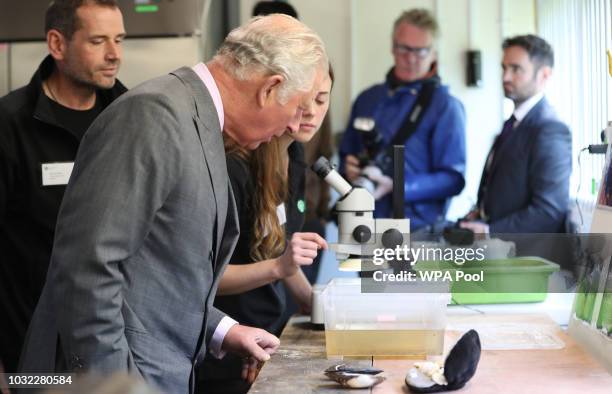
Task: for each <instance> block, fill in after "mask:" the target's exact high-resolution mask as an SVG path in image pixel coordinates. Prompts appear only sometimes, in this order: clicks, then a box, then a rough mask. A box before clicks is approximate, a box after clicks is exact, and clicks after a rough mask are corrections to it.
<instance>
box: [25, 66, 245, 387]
mask: <svg viewBox="0 0 612 394" xmlns="http://www.w3.org/2000/svg"><path fill="white" fill-rule="evenodd" d="M237 237H238V226H237V216H236V208H235V203H234V198H233V195H232V192H231V187H230V184H229V181H228V175H227V168H226V164H225V152H224V149H223V140H222V135H221V130H220V127H219V121H218V117H217V113H216V111H215V108H214V104H213V101H212V99H211V97H210V95H209V93H208V91H207V90H206V88H205V86H204V84H203V83H202V81H201V80H200V79H199V77H198V76H197V75H196V74H195V73H194V72H193V71H192V70H191V69H189V68H182V69H179V70H177V71H175V72H174V73H172V74H169V75H166V76H162V77H160V78H157V79H154V80H151V81H149V82H145V83H144V84H142V85H140V86H138V87H136V88H135V89H133V90H131V91H130V92H128V93H126V94H125V95H123V96H122V97H121V98H120V99H119V100H117V101H115V102H114V103H113V104H112V105H111V106H109V107H108V108H107V110H105V111H104V112H103V113H102V114H101V115H100V116H99V117H98V118H97V119H96V121H95V122H94V123H93V124H92V126H91V127H90V129H89V130H88V131H87V133H86V134H85V136H84V138H83V141H82V142H81V146H80V149H79V152H78V154H77V158H76V162H75V167H74V171H73V173H72V177H71V179H70V182H69V185H68V187H67V189H66V194H65V196H64V200H63V203H62V206H61V209H60V213H59V218H58V224H57V229H56V237H55V243H54V248H53V253H52V258H51V264H50V267H49V273H48V275H47V282H46V285H45V288H44V290H43V294H42V296H41V299H40V302H39V304H38V306H37V309H36V312H35V314H34V318H33V320H32V324H31V325H30V330H29V333H28V338H27V340H26V346H25V349H24V352H23V354H22V368H21V369H22V371H24V372H34V371H36V372H38V371H41V372H42V371H86V370H94V371H96V372H98V373H104V374H105V373H110V372H113V371H116V370H125V371H130V372H131V373H136V374H140V375H142V376H143V377H144V378H145V379H146V380H147V381H148V382H150V383H152V384H153V385H154V386H157V387H158V388H160V389H161V390H162V392H166V393H187V392H190V391H192V389H193V387H192V384H191V383H192V382H193V381H192V378H193V374H192V372H193V369H194V366H195V365H196V364H197V363H198V362H199V361H201V360H203V358H204V355H205V353H206V349H207V344H208V343H209V341H210V338H211V336H212V333H213V332H214V330H215V328H216V327H217V325H218V323H219V321H220V320H221V319H222V318H223V316H224V314H223V313H222V312H220V311H219V310H217V309H216V308H214V307H213V306H212V302H213V298H214V295H215V293H216V289H217V285H218V280H219V278H220V276H221V273H222V272H223V267H224V265H225V264H226V263H227V261H228V259H229V257H230V256H231V254H232V251H233V248H234V246H235V242H236V240H237ZM56 345H57V347H56Z"/></svg>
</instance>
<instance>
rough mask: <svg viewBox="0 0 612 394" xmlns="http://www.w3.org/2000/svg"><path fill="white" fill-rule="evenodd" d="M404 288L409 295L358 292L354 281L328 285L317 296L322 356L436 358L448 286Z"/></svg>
mask: <svg viewBox="0 0 612 394" xmlns="http://www.w3.org/2000/svg"><path fill="white" fill-rule="evenodd" d="M409 286H410V287H411V289H410V292H396V291H398V290H397V288H394V289H389V291H388V292H380V293H364V292H362V287H361V282H360V279H358V278H337V279H334V280H332V281H331V282H330V283H329V285H328V286H327V287H326V288H325V290H324V292H323V300H324V313H325V347H326V351H327V355H328V356H414V355H419V356H422V355H439V354H442V352H443V350H444V331H445V329H446V306H447V304H448V303H449V302H450V294H449V293H448V286H447V285H441V286H438V287H436V288H433V287H432V286H431V285H429V284H423V283H411V284H409ZM434 291H435V292H434Z"/></svg>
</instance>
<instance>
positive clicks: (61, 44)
mask: <svg viewBox="0 0 612 394" xmlns="http://www.w3.org/2000/svg"><path fill="white" fill-rule="evenodd" d="M67 45H68V41H67V40H66V37H64V35H63V34H62V33H60V32H59V31H58V30H56V29H51V30H49V31H48V32H47V47H48V48H49V53H50V54H51V56H53V59H55V60H64V57H65V53H66V47H67Z"/></svg>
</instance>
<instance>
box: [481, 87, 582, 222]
mask: <svg viewBox="0 0 612 394" xmlns="http://www.w3.org/2000/svg"><path fill="white" fill-rule="evenodd" d="M498 150H499V152H497V151H496V152H495V154H494V156H493V163H492V164H491V168H490V173H489V176H488V181H487V183H488V185H487V188H486V193H484V195H482V194H483V193H481V191H482V188H483V185H481V190H480V191H479V193H478V194H479V196H480V199H482V200H483V202H484V206H485V211H486V212H487V214H488V216H489V225H490V231H491V232H493V233H556V232H560V231H563V222H564V218H565V215H566V212H567V210H568V206H569V179H570V174H571V172H572V137H571V134H570V131H569V129H568V127H567V126H566V125H565V124H564V123H562V122H561V121H560V120H559V118H558V117H557V115H556V114H555V112H554V110H553V109H552V107H551V106H550V105H549V104H548V102H547V100H546V98H543V99H542V100H540V102H538V103H537V104H536V105H535V107H533V108H532V109H531V110H530V111H529V113H527V116H525V118H524V119H523V120H522V121H521V123H519V125H518V126H517V127H516V128H515V129H514V130H512V131H511V133H510V135H509V136H508V138H507V139H506V140H505V141H504V143H503V144H502V145H501V147H500V148H499V149H498ZM483 178H484V177H483ZM479 204H480V201H479Z"/></svg>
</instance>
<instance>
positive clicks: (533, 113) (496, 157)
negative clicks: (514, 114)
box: [489, 98, 548, 178]
mask: <svg viewBox="0 0 612 394" xmlns="http://www.w3.org/2000/svg"><path fill="white" fill-rule="evenodd" d="M547 106H548V103H547V102H546V98H542V100H540V101H539V102H538V103H537V104H536V105H535V106H534V107H533V108H532V109H531V110H530V111H529V112H528V113H527V115H526V116H525V117H524V118H523V120H522V121H521V122H520V123H519V124H518V126H517V127H516V128H515V129H514V130H512V131H511V132H510V133H511V134H510V135H509V136H508V138H506V141H504V143H503V144H502V145H501V146H500V147H499V148H498V149H497V152H493V163H491V170H490V172H489V178H490V177H491V176H492V175H493V173H494V172H495V170H496V169H497V167H498V166H499V163H501V162H502V161H503V160H504V155H505V154H506V153H508V151H511V150H512V149H513V148H514V147H516V145H517V143H518V142H519V140H520V139H521V138H522V135H523V134H524V133H529V130H530V129H531V123H533V122H534V121H535V120H537V119H538V118H539V116H540V115H541V113H542V112H543V111H544V110H545V109H546V107H547ZM497 138H499V136H498V137H497Z"/></svg>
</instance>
